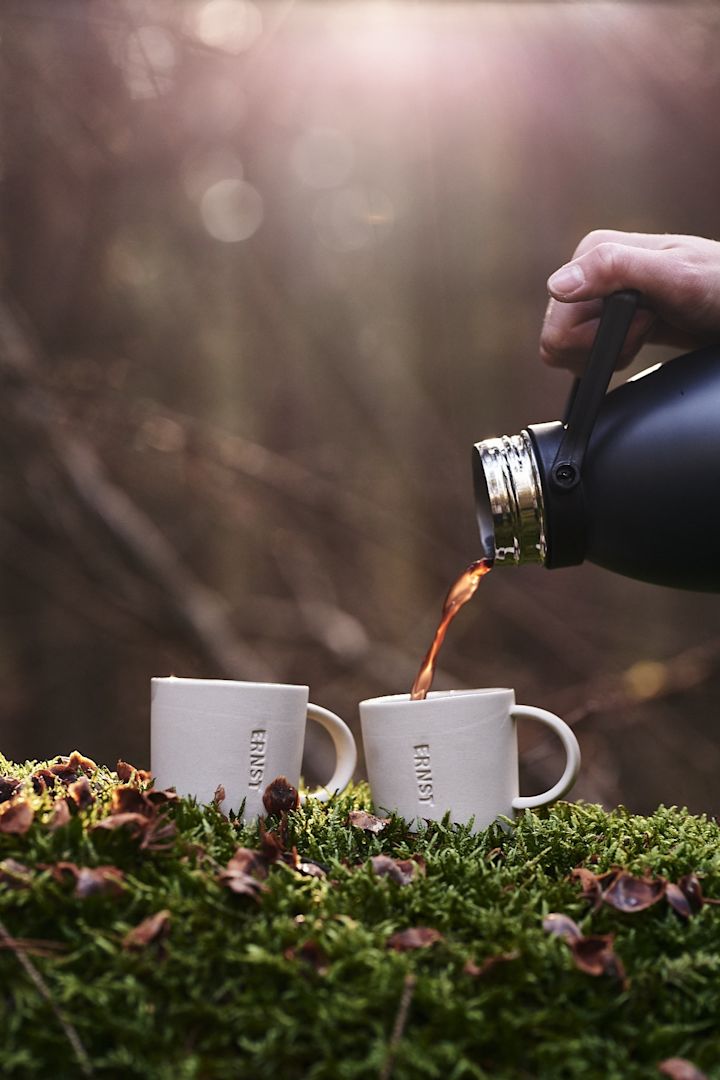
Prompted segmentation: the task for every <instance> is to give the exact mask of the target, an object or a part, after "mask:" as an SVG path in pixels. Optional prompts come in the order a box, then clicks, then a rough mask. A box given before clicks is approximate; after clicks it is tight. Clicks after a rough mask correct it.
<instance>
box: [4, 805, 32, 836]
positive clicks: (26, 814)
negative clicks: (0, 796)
mask: <svg viewBox="0 0 720 1080" xmlns="http://www.w3.org/2000/svg"><path fill="white" fill-rule="evenodd" d="M34 817H35V811H34V810H33V808H32V806H31V805H30V803H29V802H28V801H27V799H22V798H15V799H13V800H12V801H11V802H6V803H3V804H2V806H0V833H14V834H15V835H16V836H23V835H24V834H25V833H26V832H27V831H28V829H29V828H30V826H31V825H32V823H33V818H34Z"/></svg>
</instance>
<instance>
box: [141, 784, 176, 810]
mask: <svg viewBox="0 0 720 1080" xmlns="http://www.w3.org/2000/svg"><path fill="white" fill-rule="evenodd" d="M144 794H145V798H146V799H148V801H149V802H151V803H152V805H153V806H162V805H163V804H164V803H169V802H179V801H180V796H179V795H178V793H177V791H176V790H175V788H164V789H163V790H162V791H160V790H158V791H155V789H154V788H151V789H150V791H146V792H144Z"/></svg>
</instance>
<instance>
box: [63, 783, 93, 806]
mask: <svg viewBox="0 0 720 1080" xmlns="http://www.w3.org/2000/svg"><path fill="white" fill-rule="evenodd" d="M68 795H69V796H70V798H71V799H72V800H73V802H75V803H77V805H78V806H79V808H80V809H81V810H87V808H88V807H89V806H92V804H93V803H94V802H95V796H94V795H93V791H92V788H91V787H90V781H89V780H88V778H87V776H81V777H80V779H79V780H76V781H75V783H74V784H69V785H68Z"/></svg>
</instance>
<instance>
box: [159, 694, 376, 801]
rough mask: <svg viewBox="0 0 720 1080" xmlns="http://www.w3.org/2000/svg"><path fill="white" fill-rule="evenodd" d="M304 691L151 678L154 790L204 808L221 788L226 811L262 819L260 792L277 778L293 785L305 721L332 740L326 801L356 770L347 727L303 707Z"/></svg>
mask: <svg viewBox="0 0 720 1080" xmlns="http://www.w3.org/2000/svg"><path fill="white" fill-rule="evenodd" d="M308 697H309V690H308V687H307V686H292V685H288V684H284V683H256V682H238V681H236V680H232V679H178V678H175V677H174V676H170V677H169V678H163V679H159V678H158V679H153V680H152V703H151V711H150V742H151V746H150V767H151V769H152V772H153V775H154V776H155V783H156V785H157V786H158V787H161V788H162V787H174V788H176V790H177V792H178V794H180V795H192V796H194V797H195V798H196V799H197V800H198V802H201V803H209V802H211V801H212V799H213V798H214V797H215V793H216V791H217V789H218V788H219V787H222V788H223V789H224V791H225V799H224V800H223V801H222V802H221V806H222V809H223V810H225V811H228V810H234V811H235V812H237V811H239V809H240V807H241V805H242V803H243V801H244V802H245V811H244V820H246V821H249V820H251V819H252V818H256V817H259V816H261V815H262V814H263V813H264V808H263V804H262V796H263V791H264V790H265V788H266V787H267V785H268V784H269V783H270V782H271V781H272V780H274V779H275V777H277V776H285V777H286V778H287V779H288V780H289V781H290V783H291V784H292V785H293V787H299V784H300V769H301V766H302V754H303V746H304V743H305V722H306V718H307V717H309V718H310V719H311V720H315V721H316V722H317V723H319V724H320V725H321V726H322V727H324V728H325V730H326V731H327V732H328V733H329V734H330V737H331V738H332V740H333V743H334V746H335V754H336V759H337V760H336V766H335V772H334V773H333V776H332V777H331V779H330V780H329V781H328V783H327V785H326V786H325V787H322V788H320V789H319V790H318V791H315V792H312V793H311V797H312V798H315V799H321V800H324V799H328V798H329V797H330V795H331V794H333V793H334V792H336V791H342V789H343V788H345V787H346V786H347V785H348V783H349V782H350V780H351V779H352V774H353V771H354V769H355V763H356V760H357V750H356V747H355V740H354V738H353V736H352V732H351V731H350V729H349V727H348V726H347V724H346V723H345V722H344V721H343V720H341V719H340V717H339V716H336V715H335V713H333V712H330V710H329V709H323V708H322V707H321V706H320V705H313V704H312V703H311V702H309V701H308Z"/></svg>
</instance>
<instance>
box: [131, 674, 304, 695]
mask: <svg viewBox="0 0 720 1080" xmlns="http://www.w3.org/2000/svg"><path fill="white" fill-rule="evenodd" d="M150 682H151V683H164V684H167V685H175V686H227V687H230V686H232V687H243V688H246V687H253V689H255V690H307V692H308V694H309V693H310V687H309V686H308V685H307V684H306V683H281V682H253V681H252V680H251V679H199V678H195V677H191V678H185V677H184V676H182V675H153V676H151V678H150Z"/></svg>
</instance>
